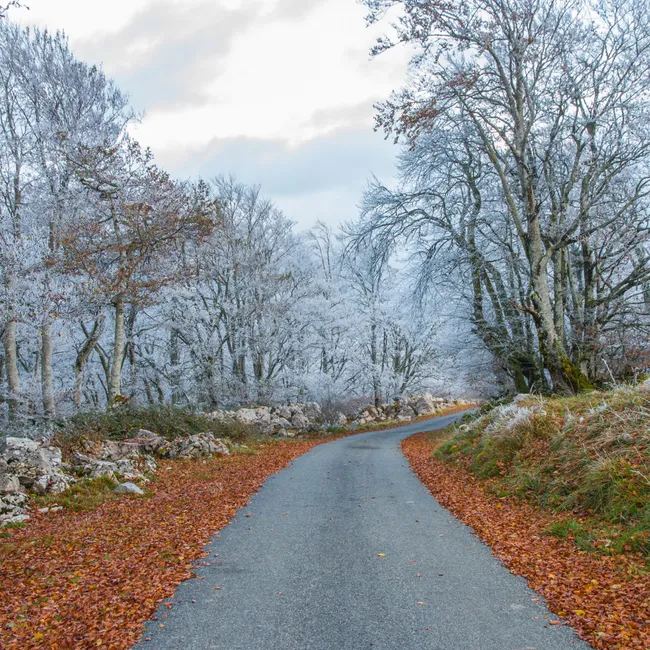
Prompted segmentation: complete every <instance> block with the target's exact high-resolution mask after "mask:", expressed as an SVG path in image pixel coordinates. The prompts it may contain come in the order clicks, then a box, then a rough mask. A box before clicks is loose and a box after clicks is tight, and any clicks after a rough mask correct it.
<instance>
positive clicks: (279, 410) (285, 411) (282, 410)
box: [273, 406, 292, 420]
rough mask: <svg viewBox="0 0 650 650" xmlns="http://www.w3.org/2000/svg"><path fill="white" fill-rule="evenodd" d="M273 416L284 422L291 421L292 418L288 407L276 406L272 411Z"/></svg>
mask: <svg viewBox="0 0 650 650" xmlns="http://www.w3.org/2000/svg"><path fill="white" fill-rule="evenodd" d="M273 414H274V415H277V416H278V417H279V418H282V419H284V420H291V416H292V413H291V409H290V408H289V407H288V406H277V407H276V408H275V409H274V410H273Z"/></svg>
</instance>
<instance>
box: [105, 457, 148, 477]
mask: <svg viewBox="0 0 650 650" xmlns="http://www.w3.org/2000/svg"><path fill="white" fill-rule="evenodd" d="M147 458H151V456H147ZM152 460H153V459H152ZM154 465H155V461H154ZM114 471H115V474H117V475H118V476H121V477H122V478H123V479H126V480H127V481H135V480H137V479H143V478H144V475H143V474H142V472H141V471H139V470H138V469H136V468H135V467H134V465H133V462H132V461H130V460H128V459H126V458H125V459H123V460H118V461H116V462H115V470H114Z"/></svg>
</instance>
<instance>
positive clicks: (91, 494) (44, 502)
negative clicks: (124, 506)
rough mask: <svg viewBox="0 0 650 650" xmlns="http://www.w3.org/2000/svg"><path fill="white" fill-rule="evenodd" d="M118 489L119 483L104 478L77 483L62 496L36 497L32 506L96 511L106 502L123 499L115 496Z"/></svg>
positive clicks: (118, 495) (75, 510) (120, 496)
mask: <svg viewBox="0 0 650 650" xmlns="http://www.w3.org/2000/svg"><path fill="white" fill-rule="evenodd" d="M116 487H117V483H116V482H115V481H114V480H112V479H110V478H108V477H106V476H102V477H101V478H95V479H91V480H86V481H80V482H79V483H75V484H74V485H71V486H70V487H69V488H68V489H67V490H66V491H65V492H62V493H61V494H47V495H44V496H35V497H34V498H33V501H32V505H33V507H35V508H46V507H52V506H63V507H64V508H65V509H67V510H72V511H73V512H80V511H83V510H95V509H96V508H98V507H99V506H100V505H101V504H102V503H104V502H106V501H115V500H117V499H120V498H122V495H120V494H115V488H116Z"/></svg>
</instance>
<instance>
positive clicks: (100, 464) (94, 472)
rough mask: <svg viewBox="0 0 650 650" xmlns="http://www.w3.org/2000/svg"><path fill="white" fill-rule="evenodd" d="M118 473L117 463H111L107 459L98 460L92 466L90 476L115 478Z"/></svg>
mask: <svg viewBox="0 0 650 650" xmlns="http://www.w3.org/2000/svg"><path fill="white" fill-rule="evenodd" d="M121 462H124V461H121ZM126 462H128V461H126ZM116 473H117V463H111V462H109V461H106V460H96V461H95V462H94V463H93V465H92V466H91V469H90V478H103V477H106V478H110V479H114V478H115V474H116Z"/></svg>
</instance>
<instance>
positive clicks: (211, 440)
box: [158, 433, 230, 459]
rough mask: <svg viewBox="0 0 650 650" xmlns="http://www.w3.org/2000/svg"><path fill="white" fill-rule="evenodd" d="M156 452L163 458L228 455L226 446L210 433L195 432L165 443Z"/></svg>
mask: <svg viewBox="0 0 650 650" xmlns="http://www.w3.org/2000/svg"><path fill="white" fill-rule="evenodd" d="M158 454H159V455H160V456H162V457H163V458H171V459H177V458H200V457H201V456H212V455H213V454H223V455H224V456H228V455H229V454H230V451H229V450H228V447H226V445H225V444H224V443H223V441H222V440H220V439H219V438H215V437H214V436H213V435H212V434H211V433H197V434H195V435H193V436H189V437H187V438H179V439H177V440H172V441H170V442H167V443H165V445H164V446H162V447H160V449H159V450H158Z"/></svg>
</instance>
